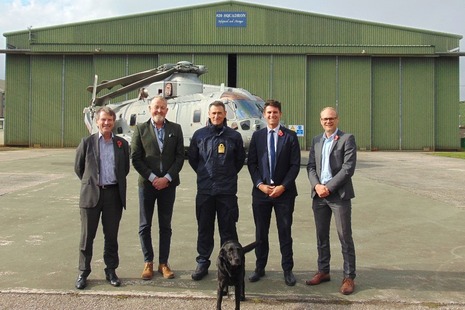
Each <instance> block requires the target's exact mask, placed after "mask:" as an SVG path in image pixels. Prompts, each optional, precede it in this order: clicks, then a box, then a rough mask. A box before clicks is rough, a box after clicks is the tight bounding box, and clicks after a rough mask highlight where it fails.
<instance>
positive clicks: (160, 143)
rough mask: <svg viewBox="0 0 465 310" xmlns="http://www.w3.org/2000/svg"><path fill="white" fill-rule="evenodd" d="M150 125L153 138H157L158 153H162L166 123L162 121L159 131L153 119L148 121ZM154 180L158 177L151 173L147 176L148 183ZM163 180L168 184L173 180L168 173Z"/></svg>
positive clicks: (161, 165) (161, 164) (161, 169)
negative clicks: (165, 179)
mask: <svg viewBox="0 0 465 310" xmlns="http://www.w3.org/2000/svg"><path fill="white" fill-rule="evenodd" d="M150 123H151V124H152V127H153V131H154V133H155V136H156V137H157V142H158V147H159V148H160V153H163V144H164V143H165V124H166V122H165V121H163V126H161V128H160V129H158V128H157V126H156V125H155V122H154V121H153V119H150ZM160 171H163V163H162V162H161V161H160ZM156 178H158V176H156V175H155V174H154V173H153V172H152V173H151V174H150V176H149V181H150V182H153V180H155V179H156ZM165 178H167V179H168V181H170V182H171V181H172V180H173V179H172V178H171V176H170V175H169V173H167V174H166V175H165Z"/></svg>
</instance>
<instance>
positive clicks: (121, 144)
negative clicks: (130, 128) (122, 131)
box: [116, 140, 123, 148]
mask: <svg viewBox="0 0 465 310" xmlns="http://www.w3.org/2000/svg"><path fill="white" fill-rule="evenodd" d="M116 145H118V147H119V148H121V147H122V146H123V142H121V141H119V140H118V141H116Z"/></svg>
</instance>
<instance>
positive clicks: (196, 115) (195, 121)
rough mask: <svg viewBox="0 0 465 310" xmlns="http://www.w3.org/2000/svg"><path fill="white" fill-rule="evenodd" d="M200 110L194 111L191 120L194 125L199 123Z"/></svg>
mask: <svg viewBox="0 0 465 310" xmlns="http://www.w3.org/2000/svg"><path fill="white" fill-rule="evenodd" d="M200 114H201V113H200V110H195V111H194V119H193V120H192V121H193V122H194V123H200Z"/></svg>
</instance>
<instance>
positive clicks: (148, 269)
mask: <svg viewBox="0 0 465 310" xmlns="http://www.w3.org/2000/svg"><path fill="white" fill-rule="evenodd" d="M152 278H153V263H152V262H148V263H145V266H144V271H143V272H142V279H143V280H152Z"/></svg>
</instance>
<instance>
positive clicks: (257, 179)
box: [247, 126, 300, 197]
mask: <svg viewBox="0 0 465 310" xmlns="http://www.w3.org/2000/svg"><path fill="white" fill-rule="evenodd" d="M267 135H268V128H266V127H265V128H263V129H260V130H258V131H256V132H254V133H253V135H252V140H251V141H250V146H249V154H248V158H247V166H248V169H249V173H250V176H251V178H252V182H253V185H254V186H253V190H252V195H253V196H258V197H260V196H263V195H265V194H264V193H263V192H262V191H260V190H259V189H258V188H257V185H259V184H260V183H264V184H270V170H269V160H268V146H267V143H268V142H267V141H268V139H267ZM299 171H300V146H299V140H298V139H297V134H296V133H295V132H294V131H292V130H290V129H287V128H285V127H283V126H280V127H279V132H278V142H277V147H276V167H275V171H274V176H273V181H274V185H283V186H284V187H285V188H286V191H285V192H284V194H283V196H284V195H285V196H289V195H293V196H297V188H296V185H295V179H296V178H297V175H298V174H299Z"/></svg>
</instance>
